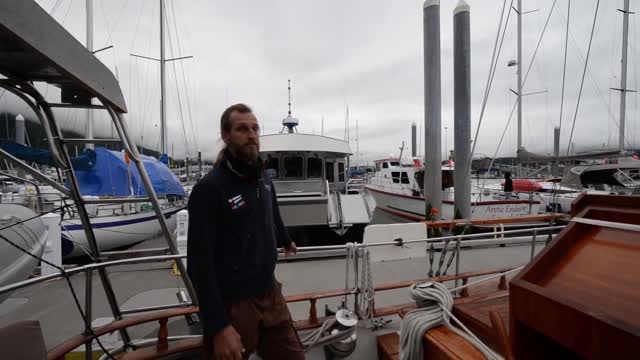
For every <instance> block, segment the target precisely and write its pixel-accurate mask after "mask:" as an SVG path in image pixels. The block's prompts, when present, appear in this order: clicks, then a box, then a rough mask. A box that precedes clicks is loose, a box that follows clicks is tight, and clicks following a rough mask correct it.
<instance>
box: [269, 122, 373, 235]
mask: <svg viewBox="0 0 640 360" xmlns="http://www.w3.org/2000/svg"><path fill="white" fill-rule="evenodd" d="M260 153H261V156H262V158H263V160H264V162H265V169H266V172H267V174H269V176H271V178H272V179H273V184H274V186H275V190H276V194H277V197H278V204H279V206H280V212H281V214H282V219H283V221H284V223H285V225H286V226H287V227H288V228H289V229H290V230H293V233H294V234H295V233H296V230H304V228H308V227H315V226H319V227H327V226H328V227H329V228H331V229H332V230H333V231H334V232H335V233H336V234H338V235H339V236H341V237H344V236H347V237H348V238H349V240H356V241H358V240H359V237H361V236H362V231H363V230H364V226H366V225H367V224H369V222H370V221H371V218H372V216H373V211H374V208H375V204H373V202H372V199H367V195H366V193H365V192H364V182H363V181H362V180H359V179H349V178H348V174H347V169H348V165H349V156H350V155H351V154H352V152H351V148H350V147H349V144H348V143H347V142H346V141H343V140H339V139H334V138H330V137H327V136H321V135H312V134H300V133H280V134H271V135H264V136H261V137H260ZM354 236H355V238H354ZM296 240H299V239H296ZM302 241H304V240H302Z"/></svg>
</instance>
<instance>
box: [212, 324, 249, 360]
mask: <svg viewBox="0 0 640 360" xmlns="http://www.w3.org/2000/svg"><path fill="white" fill-rule="evenodd" d="M243 353H244V347H243V346H242V340H241V339H240V335H239V334H238V332H237V331H236V329H234V328H233V326H231V325H229V326H227V327H226V328H224V329H222V330H221V331H220V332H219V333H217V334H216V335H215V336H214V337H213V356H214V358H215V359H216V360H242V354H243Z"/></svg>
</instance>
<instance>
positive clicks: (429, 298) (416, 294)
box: [400, 282, 501, 360]
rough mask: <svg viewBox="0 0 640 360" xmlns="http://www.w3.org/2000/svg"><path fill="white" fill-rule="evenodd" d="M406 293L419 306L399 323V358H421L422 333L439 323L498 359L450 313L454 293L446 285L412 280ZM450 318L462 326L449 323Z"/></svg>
mask: <svg viewBox="0 0 640 360" xmlns="http://www.w3.org/2000/svg"><path fill="white" fill-rule="evenodd" d="M409 294H410V295H411V298H412V299H413V300H415V301H416V303H417V305H418V306H419V308H418V309H415V310H411V311H409V312H408V313H407V315H405V317H404V319H403V320H402V324H401V325H400V359H401V360H411V359H422V358H423V338H424V334H425V332H427V331H429V330H430V329H432V328H434V327H436V326H439V325H444V326H446V327H448V328H449V329H450V330H451V331H453V332H454V333H456V334H457V335H460V336H461V337H463V338H464V339H465V340H467V341H468V342H470V343H471V344H473V345H474V346H475V347H476V348H477V349H478V350H479V351H480V352H481V353H482V354H483V355H484V356H485V357H486V358H487V359H501V357H500V356H499V355H497V354H495V353H494V352H493V351H492V350H491V349H490V348H489V347H488V346H487V345H485V344H483V343H482V342H481V341H480V340H479V339H478V338H477V337H476V336H475V335H474V334H473V333H472V332H471V331H469V329H467V328H466V327H465V326H464V325H463V324H462V323H461V322H460V321H459V320H458V319H456V318H455V317H454V316H453V314H452V313H451V309H452V308H453V296H452V295H451V291H450V290H449V289H448V288H447V287H446V286H445V285H443V284H441V283H438V282H433V283H432V282H426V283H420V284H414V285H412V286H411V287H409ZM450 319H453V320H455V322H456V323H457V324H459V325H460V326H461V327H462V329H463V330H460V329H458V328H457V327H454V326H453V325H451V322H450V321H449V320H450Z"/></svg>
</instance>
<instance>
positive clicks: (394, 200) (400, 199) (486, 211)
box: [366, 185, 540, 221]
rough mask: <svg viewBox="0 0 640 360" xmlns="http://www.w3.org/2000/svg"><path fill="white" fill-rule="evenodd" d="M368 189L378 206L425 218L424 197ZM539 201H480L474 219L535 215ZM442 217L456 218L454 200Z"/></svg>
mask: <svg viewBox="0 0 640 360" xmlns="http://www.w3.org/2000/svg"><path fill="white" fill-rule="evenodd" d="M366 189H367V191H368V192H369V193H370V194H371V195H372V196H373V197H374V199H375V201H376V205H377V208H378V209H380V210H383V211H386V212H389V213H391V214H394V215H397V216H400V217H404V218H406V219H409V220H412V221H421V220H424V219H425V201H424V198H422V197H417V196H410V195H404V194H394V193H390V192H386V191H383V190H380V189H378V188H376V187H375V186H371V185H367V186H366ZM539 207H540V204H539V202H537V201H534V202H530V201H528V200H520V199H514V200H496V201H493V200H492V201H479V202H477V204H476V205H475V206H474V207H473V213H472V214H471V218H472V219H496V218H506V217H514V216H527V215H535V214H537V213H538V211H539ZM440 218H442V219H453V218H454V204H453V201H450V200H444V201H443V203H442V209H441V214H440Z"/></svg>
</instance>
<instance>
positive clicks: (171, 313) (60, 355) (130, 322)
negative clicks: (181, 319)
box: [47, 306, 198, 360]
mask: <svg viewBox="0 0 640 360" xmlns="http://www.w3.org/2000/svg"><path fill="white" fill-rule="evenodd" d="M197 312H198V307H196V306H189V307H186V308H180V309H171V310H163V311H155V312H152V313H148V314H144V315H139V316H132V317H130V318H126V319H122V320H116V321H114V322H112V323H109V324H106V325H104V326H101V327H99V328H95V329H93V332H94V333H95V334H96V336H102V335H104V334H108V333H111V332H114V331H118V330H120V329H125V328H128V327H131V326H135V325H140V324H144V323H148V322H151V321H160V320H163V319H168V318H172V317H176V316H183V315H189V314H194V313H197ZM92 340H93V337H92V336H89V335H82V334H81V335H76V336H74V337H72V338H71V339H69V340H67V341H65V342H64V343H62V344H60V345H58V346H56V347H55V348H53V349H52V350H51V351H49V352H48V353H47V360H62V359H64V355H65V354H67V353H68V352H70V351H72V350H73V349H75V348H77V347H78V346H81V345H84V344H86V343H88V342H90V341H92Z"/></svg>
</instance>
